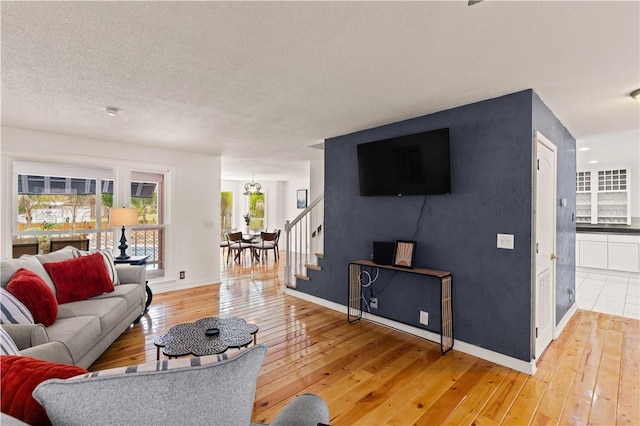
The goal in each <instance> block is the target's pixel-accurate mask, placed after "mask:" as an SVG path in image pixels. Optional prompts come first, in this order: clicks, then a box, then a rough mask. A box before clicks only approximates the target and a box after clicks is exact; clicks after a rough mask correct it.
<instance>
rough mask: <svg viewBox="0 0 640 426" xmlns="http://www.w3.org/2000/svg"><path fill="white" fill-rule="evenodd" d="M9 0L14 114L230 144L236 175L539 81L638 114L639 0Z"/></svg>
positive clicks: (583, 118)
mask: <svg viewBox="0 0 640 426" xmlns="http://www.w3.org/2000/svg"><path fill="white" fill-rule="evenodd" d="M0 11H1V14H2V57H1V59H2V124H3V125H8V126H15V127H22V128H28V129H37V130H44V131H51V132H57V133H63V134H71V135H78V136H86V137H92V138H102V139H108V140H117V141H126V142H129V143H135V144H144V145H153V146H161V147H167V148H175V149H181V150H188V151H194V152H205V153H212V154H220V155H222V156H223V178H227V179H250V177H251V174H255V175H256V180H261V179H262V180H278V179H283V178H284V177H290V178H301V177H303V176H304V175H305V173H308V164H306V163H305V162H302V161H299V160H309V159H321V158H322V151H320V150H318V149H314V148H309V147H310V146H312V145H316V144H318V143H321V142H322V141H323V140H324V139H325V138H328V137H334V136H339V135H342V134H346V133H350V132H354V131H357V130H361V129H366V128H370V127H373V126H378V125H383V124H387V123H391V122H395V121H398V120H402V119H407V118H411V117H416V116H420V115H424V114H428V113H432V112H436V111H440V110H443V109H448V108H452V107H456V106H460V105H464V104H468V103H471V102H475V101H479V100H483V99H487V98H492V97H496V96H500V95H504V94H508V93H512V92H516V91H520V90H524V89H528V88H532V89H534V90H535V91H536V92H537V93H538V94H539V95H540V97H541V98H542V100H543V101H544V102H545V103H546V104H547V105H548V106H549V107H550V108H551V110H552V111H554V113H555V114H556V115H557V117H558V118H559V119H560V120H561V121H562V122H563V123H564V125H565V126H566V127H567V128H568V129H569V131H570V132H571V133H572V134H573V135H574V136H575V137H576V138H585V137H591V136H593V135H598V134H605V133H610V132H619V131H626V130H632V129H638V128H640V103H638V102H634V101H633V100H632V99H631V98H629V96H628V93H629V92H631V91H632V90H634V89H637V88H638V87H640V18H639V17H640V2H637V1H631V2H540V1H536V2H501V1H492V0H486V1H484V2H482V3H479V4H477V5H475V6H471V7H468V6H467V1H466V0H460V1H450V2H184V1H177V2H119V1H116V2H104V1H96V2H92V1H90V2H6V1H3V2H2V3H1V10H0ZM105 106H115V107H118V108H121V109H122V110H123V111H122V113H121V114H120V115H119V116H117V117H109V116H107V115H106V114H105V113H104V111H103V108H104V107H105ZM283 171H284V173H283Z"/></svg>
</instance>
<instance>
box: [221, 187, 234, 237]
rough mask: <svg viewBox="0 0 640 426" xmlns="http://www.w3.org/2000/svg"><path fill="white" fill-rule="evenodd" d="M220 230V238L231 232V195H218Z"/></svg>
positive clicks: (229, 193)
mask: <svg viewBox="0 0 640 426" xmlns="http://www.w3.org/2000/svg"><path fill="white" fill-rule="evenodd" d="M220 224H221V226H220V228H221V230H222V235H221V237H224V235H225V234H226V233H228V232H230V231H231V229H232V228H233V193H232V192H221V193H220Z"/></svg>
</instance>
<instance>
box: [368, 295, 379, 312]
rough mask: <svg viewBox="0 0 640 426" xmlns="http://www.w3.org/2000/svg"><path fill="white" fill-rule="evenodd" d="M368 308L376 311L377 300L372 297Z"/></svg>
mask: <svg viewBox="0 0 640 426" xmlns="http://www.w3.org/2000/svg"><path fill="white" fill-rule="evenodd" d="M369 306H371V309H378V298H377V297H372V298H371V299H369Z"/></svg>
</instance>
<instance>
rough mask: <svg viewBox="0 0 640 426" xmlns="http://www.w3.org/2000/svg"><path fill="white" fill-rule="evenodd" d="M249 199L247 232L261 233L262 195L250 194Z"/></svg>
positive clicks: (262, 216)
mask: <svg viewBox="0 0 640 426" xmlns="http://www.w3.org/2000/svg"><path fill="white" fill-rule="evenodd" d="M248 197H249V230H250V231H252V232H256V231H262V230H264V229H265V228H264V227H265V224H266V221H265V211H266V208H265V207H266V205H265V201H264V193H261V194H251V195H249V196H248Z"/></svg>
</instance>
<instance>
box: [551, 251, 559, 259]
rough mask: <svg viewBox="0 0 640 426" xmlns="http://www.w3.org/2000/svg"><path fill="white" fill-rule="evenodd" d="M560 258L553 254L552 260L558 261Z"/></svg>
mask: <svg viewBox="0 0 640 426" xmlns="http://www.w3.org/2000/svg"><path fill="white" fill-rule="evenodd" d="M558 259H560V257H559V256H558V255H556V254H553V253H551V260H558Z"/></svg>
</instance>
